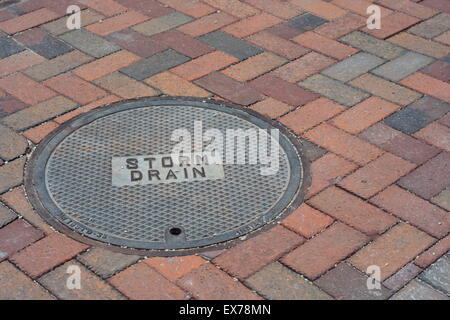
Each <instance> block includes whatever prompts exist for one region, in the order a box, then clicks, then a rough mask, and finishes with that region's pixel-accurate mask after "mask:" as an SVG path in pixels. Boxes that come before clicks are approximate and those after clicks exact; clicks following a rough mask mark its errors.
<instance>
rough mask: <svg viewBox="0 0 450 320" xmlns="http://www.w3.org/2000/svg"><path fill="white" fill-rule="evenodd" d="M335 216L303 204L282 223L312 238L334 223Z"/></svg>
mask: <svg viewBox="0 0 450 320" xmlns="http://www.w3.org/2000/svg"><path fill="white" fill-rule="evenodd" d="M333 221H334V220H333V218H331V217H330V216H327V215H326V214H323V213H322V212H320V211H319V210H316V209H314V208H312V207H310V206H308V205H307V204H302V205H301V206H300V207H299V208H298V209H297V210H295V211H294V212H293V213H291V214H290V215H289V216H288V217H287V218H286V219H284V220H283V222H282V224H283V226H285V227H286V228H289V229H291V230H292V231H295V232H297V233H299V234H301V235H302V236H304V237H306V238H312V237H313V236H315V235H316V234H317V233H319V232H320V231H322V230H323V229H325V228H326V227H328V226H329V225H330V224H332V223H333Z"/></svg>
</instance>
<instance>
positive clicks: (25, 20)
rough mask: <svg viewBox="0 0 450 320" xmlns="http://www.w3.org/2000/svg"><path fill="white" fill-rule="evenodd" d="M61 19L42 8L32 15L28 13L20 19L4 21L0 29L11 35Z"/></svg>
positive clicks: (0, 24)
mask: <svg viewBox="0 0 450 320" xmlns="http://www.w3.org/2000/svg"><path fill="white" fill-rule="evenodd" d="M56 18H59V15H58V14H56V13H55V12H53V11H50V10H48V9H47V8H42V9H39V10H36V11H33V12H30V13H26V14H24V15H21V16H19V17H16V18H13V19H10V20H7V21H4V22H1V23H0V29H1V30H3V31H5V32H7V33H9V34H13V33H17V32H20V31H24V30H27V29H30V28H33V27H36V26H38V25H40V24H43V23H46V22H48V21H51V20H54V19H56Z"/></svg>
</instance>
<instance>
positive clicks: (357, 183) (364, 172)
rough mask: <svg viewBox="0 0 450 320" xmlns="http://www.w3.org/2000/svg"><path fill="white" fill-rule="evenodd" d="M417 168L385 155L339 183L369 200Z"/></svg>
mask: <svg viewBox="0 0 450 320" xmlns="http://www.w3.org/2000/svg"><path fill="white" fill-rule="evenodd" d="M415 167H416V165H415V164H413V163H411V162H408V161H406V160H403V159H401V158H399V157H397V156H394V155H392V154H390V153H385V154H383V155H382V156H381V157H379V158H377V159H375V160H374V161H372V162H370V163H369V164H367V165H366V166H365V167H362V168H360V169H358V170H356V171H355V172H354V173H352V174H351V175H349V176H347V177H346V178H344V179H343V180H342V181H340V182H339V185H340V186H341V187H343V188H345V189H347V190H349V191H351V192H352V193H355V194H357V195H358V196H360V197H362V198H365V199H368V198H370V197H371V196H373V195H374V194H376V193H378V192H380V191H381V190H383V189H384V188H386V187H387V186H389V185H391V184H392V183H394V182H395V181H397V180H398V179H400V177H402V176H404V175H406V174H407V173H408V172H410V171H411V170H413V169H414V168H415Z"/></svg>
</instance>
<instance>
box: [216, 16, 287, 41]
mask: <svg viewBox="0 0 450 320" xmlns="http://www.w3.org/2000/svg"><path fill="white" fill-rule="evenodd" d="M280 22H282V20H281V19H278V18H277V17H274V16H272V15H270V14H268V13H261V14H258V15H255V16H253V17H249V18H247V19H243V20H240V21H238V22H236V23H233V24H231V25H229V26H226V27H225V28H223V29H222V30H223V31H225V32H227V33H229V34H231V35H233V36H235V37H238V38H244V37H247V36H249V35H252V34H254V33H256V32H259V31H261V30H264V29H266V28H269V27H271V26H273V25H276V24H278V23H280Z"/></svg>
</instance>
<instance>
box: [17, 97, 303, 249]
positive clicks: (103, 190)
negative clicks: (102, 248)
mask: <svg viewBox="0 0 450 320" xmlns="http://www.w3.org/2000/svg"><path fill="white" fill-rule="evenodd" d="M308 184H309V179H308V173H307V164H306V163H305V162H304V160H303V156H302V153H301V148H300V147H299V143H298V141H297V140H296V138H295V137H294V136H293V135H291V134H290V133H289V132H288V131H287V130H286V129H284V128H283V127H281V126H279V125H278V124H276V123H272V122H271V121H270V120H267V119H265V118H264V117H261V116H260V115H258V114H256V113H253V112H251V111H248V110H244V109H242V108H240V107H237V106H230V105H227V104H225V103H223V102H218V101H212V100H207V101H201V100H199V99H185V98H183V99H181V98H142V99H138V100H129V101H122V102H119V103H115V104H112V105H108V106H105V107H103V108H100V109H96V110H94V111H91V112H89V113H86V114H83V115H81V116H79V117H77V118H75V119H73V120H71V121H68V122H66V123H65V124H64V125H62V126H61V127H59V128H58V129H57V130H56V131H54V132H53V133H52V134H50V135H49V136H48V137H47V138H46V139H44V140H43V141H42V142H41V143H40V144H39V146H38V147H37V148H36V150H35V151H34V152H33V154H32V156H31V159H30V161H29V163H28V165H27V169H26V188H27V193H28V195H29V197H30V201H31V202H32V204H33V206H34V207H35V208H36V210H37V211H38V212H39V213H40V214H41V215H42V216H43V217H44V218H45V219H46V220H47V221H48V222H49V223H50V224H51V225H53V226H54V227H55V228H56V229H58V230H60V231H62V232H65V233H67V234H69V235H71V236H72V237H74V238H76V239H78V240H80V241H84V242H87V243H90V244H94V245H108V246H109V247H111V248H113V249H117V250H121V251H125V252H132V253H139V254H146V255H153V254H157V255H171V254H187V253H192V252H197V251H200V250H204V249H210V248H211V247H212V246H213V247H216V246H226V245H228V244H230V243H233V242H234V241H239V240H243V239H244V238H245V237H246V236H247V235H249V234H254V233H255V231H258V230H262V229H264V228H265V227H269V226H271V225H274V224H275V223H276V222H277V221H278V220H279V219H280V218H281V217H283V216H285V215H286V214H289V213H290V212H292V211H293V210H294V209H295V208H296V207H297V206H298V205H299V204H300V202H301V201H302V200H303V194H304V190H305V189H306V187H307V186H308Z"/></svg>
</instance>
